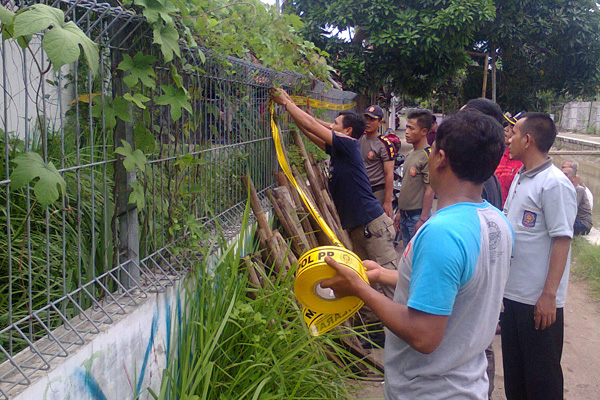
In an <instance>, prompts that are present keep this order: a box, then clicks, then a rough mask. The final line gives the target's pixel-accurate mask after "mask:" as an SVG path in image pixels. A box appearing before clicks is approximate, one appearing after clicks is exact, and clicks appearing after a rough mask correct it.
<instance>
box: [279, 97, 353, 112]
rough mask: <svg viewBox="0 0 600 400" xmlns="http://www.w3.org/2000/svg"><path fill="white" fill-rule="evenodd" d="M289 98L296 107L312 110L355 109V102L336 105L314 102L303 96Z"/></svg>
mask: <svg viewBox="0 0 600 400" xmlns="http://www.w3.org/2000/svg"><path fill="white" fill-rule="evenodd" d="M290 97H291V99H292V101H293V102H294V103H295V104H296V105H297V106H306V105H310V106H311V107H314V108H325V109H327V110H335V111H342V110H349V109H351V108H354V107H356V102H355V101H353V102H352V103H348V104H336V103H329V102H327V101H321V100H315V99H311V98H309V97H304V96H290Z"/></svg>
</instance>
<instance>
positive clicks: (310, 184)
mask: <svg viewBox="0 0 600 400" xmlns="http://www.w3.org/2000/svg"><path fill="white" fill-rule="evenodd" d="M293 134H294V137H295V141H296V145H297V146H298V148H299V149H300V153H301V155H302V158H303V160H304V169H305V171H306V177H304V176H302V175H301V174H300V172H299V171H298V169H297V168H296V167H295V166H292V173H293V175H294V179H295V180H296V182H297V184H298V187H299V189H300V190H302V192H303V193H304V194H305V195H306V196H307V197H308V198H309V199H310V200H311V202H312V204H313V205H315V206H316V208H317V210H318V212H319V213H320V214H321V217H322V218H323V220H324V221H325V223H326V224H327V225H328V226H329V227H330V228H331V230H332V231H333V232H334V233H335V235H336V236H337V238H338V240H340V241H341V242H342V244H343V245H344V246H345V247H346V248H348V249H350V250H351V249H352V244H351V243H350V237H349V236H348V233H347V232H346V231H345V230H344V229H342V224H341V222H340V219H339V216H338V213H337V210H336V208H335V205H334V204H333V200H332V199H331V195H330V194H329V190H328V188H327V178H326V177H325V173H324V168H323V167H322V166H321V165H317V163H316V162H315V161H314V158H313V157H312V155H311V154H308V153H307V151H306V148H305V147H304V143H303V142H302V139H301V137H300V135H299V134H298V132H294V133H293ZM242 181H243V183H244V186H245V187H246V189H248V190H249V191H250V203H251V206H252V210H253V211H254V215H255V217H256V219H257V222H258V232H257V235H258V238H259V239H260V245H261V252H262V254H263V256H264V257H265V261H266V262H269V263H271V265H273V268H274V269H275V270H276V272H278V273H282V274H286V273H287V272H288V271H289V269H290V268H291V266H292V265H293V264H294V263H295V262H296V261H297V260H298V257H300V256H301V255H302V254H303V253H304V252H305V251H306V250H309V249H312V248H315V247H318V246H327V245H332V244H333V242H332V241H331V239H330V238H329V237H328V236H327V235H325V234H324V233H323V231H322V230H321V228H320V226H319V224H318V223H317V221H316V220H315V218H313V216H312V215H311V214H310V212H309V210H308V208H307V206H306V205H305V204H304V202H303V201H302V199H301V197H300V194H299V193H298V190H297V189H296V188H295V187H294V186H293V185H291V183H290V181H289V179H288V178H287V177H286V176H285V174H284V173H283V172H279V173H278V174H277V181H278V184H279V186H278V187H277V188H275V189H273V190H267V192H266V194H267V197H268V198H269V200H270V202H271V205H272V206H273V212H274V213H275V216H276V217H277V220H278V221H279V223H280V225H281V228H282V232H279V231H277V230H272V229H271V227H270V225H269V223H268V220H267V218H266V215H265V212H264V211H263V209H262V207H261V204H260V201H259V198H258V194H257V192H256V189H255V188H254V185H253V183H252V180H251V179H249V178H248V177H246V176H244V177H242ZM286 239H287V241H289V244H290V245H289V248H290V249H291V251H288V243H287V241H286Z"/></svg>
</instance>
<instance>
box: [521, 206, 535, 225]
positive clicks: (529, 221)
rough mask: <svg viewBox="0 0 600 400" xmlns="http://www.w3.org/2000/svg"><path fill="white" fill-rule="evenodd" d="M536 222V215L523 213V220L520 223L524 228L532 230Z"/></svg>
mask: <svg viewBox="0 0 600 400" xmlns="http://www.w3.org/2000/svg"><path fill="white" fill-rule="evenodd" d="M536 220H537V214H536V213H534V212H533V211H527V210H525V211H523V220H522V221H521V223H522V224H523V226H524V227H525V228H533V227H534V226H535V221H536Z"/></svg>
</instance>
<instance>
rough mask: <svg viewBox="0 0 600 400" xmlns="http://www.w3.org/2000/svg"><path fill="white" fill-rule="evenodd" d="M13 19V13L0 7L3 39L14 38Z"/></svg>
mask: <svg viewBox="0 0 600 400" xmlns="http://www.w3.org/2000/svg"><path fill="white" fill-rule="evenodd" d="M14 18H15V13H14V12H12V11H10V10H8V9H6V8H4V7H2V5H0V23H2V37H3V38H4V39H11V38H12V37H13V36H14V30H15V26H14V23H13V22H14Z"/></svg>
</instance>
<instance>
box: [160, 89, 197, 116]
mask: <svg viewBox="0 0 600 400" xmlns="http://www.w3.org/2000/svg"><path fill="white" fill-rule="evenodd" d="M160 88H161V89H162V90H163V92H165V94H163V95H162V96H160V97H159V98H158V99H157V100H156V104H159V105H169V106H171V109H170V110H169V112H170V113H171V118H173V120H175V121H177V120H178V119H179V118H181V109H182V108H184V109H186V110H187V111H188V112H189V113H190V114H191V113H192V106H191V104H190V103H189V102H188V100H189V99H190V95H189V94H188V93H186V91H185V90H184V89H182V88H179V89H176V88H174V87H173V86H171V85H166V86H165V85H163V86H161V87H160Z"/></svg>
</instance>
